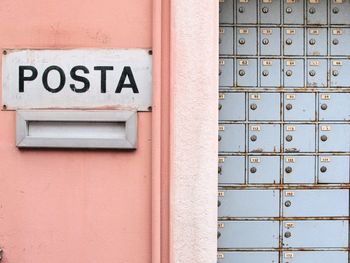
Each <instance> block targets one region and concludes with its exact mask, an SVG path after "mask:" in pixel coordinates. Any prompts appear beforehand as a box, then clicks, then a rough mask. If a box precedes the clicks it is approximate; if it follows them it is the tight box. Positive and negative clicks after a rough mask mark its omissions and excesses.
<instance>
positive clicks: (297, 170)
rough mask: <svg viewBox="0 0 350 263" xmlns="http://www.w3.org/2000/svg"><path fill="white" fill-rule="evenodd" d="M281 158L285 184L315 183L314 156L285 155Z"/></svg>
mask: <svg viewBox="0 0 350 263" xmlns="http://www.w3.org/2000/svg"><path fill="white" fill-rule="evenodd" d="M283 160H284V161H283V164H284V166H283V175H284V176H283V178H284V183H285V184H313V183H315V176H316V174H315V170H316V160H315V157H314V156H295V155H285V156H284V158H283Z"/></svg>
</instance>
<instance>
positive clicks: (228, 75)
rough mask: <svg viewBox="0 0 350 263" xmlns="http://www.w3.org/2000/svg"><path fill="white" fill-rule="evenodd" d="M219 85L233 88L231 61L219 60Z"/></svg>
mask: <svg viewBox="0 0 350 263" xmlns="http://www.w3.org/2000/svg"><path fill="white" fill-rule="evenodd" d="M219 85H220V86H221V87H227V86H229V87H232V86H233V59H223V58H221V59H219Z"/></svg>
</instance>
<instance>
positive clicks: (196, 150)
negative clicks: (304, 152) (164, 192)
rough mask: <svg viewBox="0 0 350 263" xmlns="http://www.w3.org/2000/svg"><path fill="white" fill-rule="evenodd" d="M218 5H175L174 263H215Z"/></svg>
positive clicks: (179, 1) (199, 0) (195, 1)
mask: <svg viewBox="0 0 350 263" xmlns="http://www.w3.org/2000/svg"><path fill="white" fill-rule="evenodd" d="M217 5H218V1H210V0H204V1H203V0H192V1H188V0H174V1H172V7H171V10H172V16H171V17H172V26H171V30H172V31H171V34H172V35H171V45H172V47H171V48H172V54H171V56H172V57H171V58H172V62H171V66H172V67H171V73H172V75H171V76H172V87H171V88H172V92H173V94H174V97H173V98H172V136H171V138H172V141H171V143H172V160H171V165H172V168H171V171H172V174H171V234H172V245H171V248H172V255H171V259H172V262H173V263H187V262H192V263H195V262H198V263H199V262H200V263H213V262H216V215H217V213H216V209H217V136H218V135H217V86H218V84H217V74H216V72H218V68H217V65H218V55H217V54H218V47H217V42H218V40H217V39H218V19H217V14H218V6H217Z"/></svg>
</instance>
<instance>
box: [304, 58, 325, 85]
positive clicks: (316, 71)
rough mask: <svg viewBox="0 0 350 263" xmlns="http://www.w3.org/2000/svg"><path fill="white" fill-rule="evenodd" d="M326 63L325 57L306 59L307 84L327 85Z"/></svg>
mask: <svg viewBox="0 0 350 263" xmlns="http://www.w3.org/2000/svg"><path fill="white" fill-rule="evenodd" d="M327 72H328V63H327V60H326V59H308V60H307V86H309V87H323V88H325V87H327V85H328V82H327V81H328V77H327V76H328V74H327Z"/></svg>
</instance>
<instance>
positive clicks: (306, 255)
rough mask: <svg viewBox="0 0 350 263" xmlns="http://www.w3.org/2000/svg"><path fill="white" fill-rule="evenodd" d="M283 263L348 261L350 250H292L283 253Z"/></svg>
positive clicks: (338, 262) (343, 262)
mask: <svg viewBox="0 0 350 263" xmlns="http://www.w3.org/2000/svg"><path fill="white" fill-rule="evenodd" d="M282 262H283V263H305V262H318V263H329V262H337V263H347V262H348V252H345V251H292V252H284V253H283V261H282Z"/></svg>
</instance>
